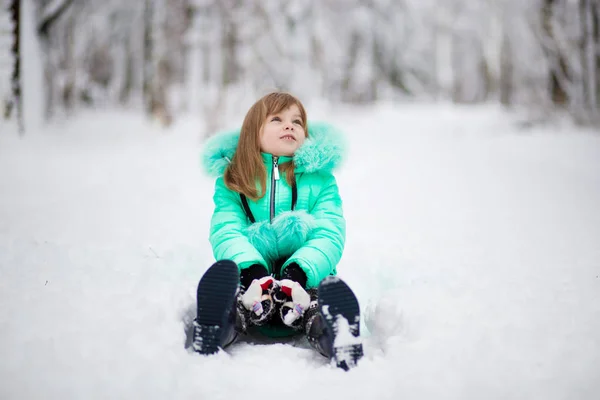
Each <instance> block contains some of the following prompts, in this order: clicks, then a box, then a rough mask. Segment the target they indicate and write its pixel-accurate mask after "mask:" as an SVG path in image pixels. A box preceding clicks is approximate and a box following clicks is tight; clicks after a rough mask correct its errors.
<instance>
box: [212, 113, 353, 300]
mask: <svg viewBox="0 0 600 400" xmlns="http://www.w3.org/2000/svg"><path fill="white" fill-rule="evenodd" d="M239 133H240V132H239V130H235V131H230V132H223V133H219V134H216V135H214V136H212V137H210V138H209V139H208V140H207V142H206V144H205V147H204V150H203V154H202V162H203V165H204V168H205V169H206V171H207V173H208V174H210V175H211V176H214V177H216V178H217V179H216V183H215V191H214V196H213V200H214V207H215V208H214V212H213V215H212V219H211V225H210V238H209V239H210V243H211V245H212V249H213V254H214V257H215V258H216V259H217V260H221V259H230V260H233V261H234V262H235V263H237V265H238V267H239V268H240V270H242V269H244V268H248V267H249V266H250V265H252V264H261V265H263V266H265V267H266V268H267V270H268V271H269V272H270V273H274V272H279V271H274V268H275V266H276V265H278V264H279V265H281V263H283V265H282V268H281V270H282V271H283V270H284V269H285V267H286V266H287V265H289V264H290V263H296V264H298V265H299V266H300V268H302V270H303V271H304V272H305V273H306V277H307V288H312V287H316V286H318V284H319V282H320V281H321V280H322V279H323V278H325V277H326V276H328V275H335V274H336V273H337V271H336V266H337V264H338V262H339V261H340V258H341V257H342V252H343V250H344V243H345V239H346V221H345V219H344V215H343V211H342V200H341V198H340V195H339V193H338V186H337V183H336V179H335V177H334V176H333V171H334V169H335V168H336V167H338V166H339V165H340V164H341V161H342V156H343V153H344V151H343V149H344V143H343V140H342V135H341V133H340V132H339V131H337V130H336V129H335V128H334V127H333V126H331V125H329V124H326V123H309V125H308V138H307V139H306V141H305V142H304V143H303V144H302V146H301V147H300V148H299V149H298V150H297V151H296V153H295V154H294V156H293V160H294V165H295V175H296V187H297V203H296V207H295V209H294V210H293V211H292V210H291V206H292V188H291V187H290V186H289V185H288V183H287V181H286V179H285V178H284V176H283V174H282V175H281V178H280V179H276V178H278V173H277V172H278V171H275V169H277V168H278V165H279V164H282V163H284V162H286V161H290V159H291V158H290V157H279V158H277V157H273V156H272V155H270V154H265V153H263V154H262V156H263V161H264V163H265V167H266V171H267V180H266V193H265V195H264V196H263V197H262V198H261V199H259V200H258V201H252V200H251V199H248V205H249V208H250V210H251V212H252V215H253V216H254V218H255V220H256V222H255V223H251V222H250V220H249V218H248V216H247V215H246V213H245V212H244V208H243V204H242V200H241V197H240V195H239V193H236V192H233V191H231V190H229V189H228V188H227V187H226V186H225V183H224V180H223V174H224V172H225V169H226V168H227V165H228V164H229V162H230V160H231V159H232V157H233V154H234V153H235V150H236V148H237V143H238V139H239ZM274 171H275V172H274Z"/></svg>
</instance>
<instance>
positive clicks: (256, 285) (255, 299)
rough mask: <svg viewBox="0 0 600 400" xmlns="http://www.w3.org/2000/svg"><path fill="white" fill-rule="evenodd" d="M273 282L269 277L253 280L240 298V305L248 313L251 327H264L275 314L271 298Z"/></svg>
mask: <svg viewBox="0 0 600 400" xmlns="http://www.w3.org/2000/svg"><path fill="white" fill-rule="evenodd" d="M274 282H275V281H274V279H273V277H271V276H265V277H263V278H261V279H255V280H254V281H252V283H251V284H250V286H249V287H248V289H247V290H246V291H245V292H244V293H243V294H242V296H241V303H242V305H243V306H244V308H246V310H248V311H250V323H252V324H253V325H264V324H265V323H266V322H268V321H269V320H270V319H271V317H272V316H273V313H274V312H275V307H274V304H273V299H272V297H271V291H272V289H273V284H274Z"/></svg>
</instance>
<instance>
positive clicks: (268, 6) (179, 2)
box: [37, 0, 600, 131]
mask: <svg viewBox="0 0 600 400" xmlns="http://www.w3.org/2000/svg"><path fill="white" fill-rule="evenodd" d="M37 4H38V8H39V13H38V14H39V15H38V21H39V29H38V30H39V33H40V36H42V38H44V41H43V43H44V44H45V51H46V54H45V60H46V79H47V90H46V95H47V104H48V107H47V114H48V116H50V115H52V114H54V113H56V112H64V111H67V112H73V111H74V110H76V109H77V108H78V107H81V106H87V105H93V106H94V107H98V106H104V105H106V106H121V107H123V106H127V107H137V108H138V109H143V110H144V111H145V112H146V113H147V114H148V115H149V116H151V117H153V118H156V119H158V120H159V121H160V122H161V123H163V124H165V125H167V124H169V123H170V121H171V120H172V118H174V117H175V116H176V115H177V114H178V113H181V112H191V113H200V114H202V115H204V116H206V118H205V120H206V121H207V130H209V131H211V130H214V129H216V128H217V127H218V125H220V124H222V123H223V120H224V119H226V118H223V116H226V115H230V114H231V113H239V112H240V111H241V110H245V109H247V107H248V106H249V105H250V104H251V102H252V101H254V100H255V99H256V98H257V97H258V96H260V95H262V94H264V93H265V92H267V91H269V90H273V89H279V90H288V91H291V92H293V93H295V94H297V95H298V96H299V97H301V98H303V99H306V100H310V99H313V98H321V99H326V100H330V101H333V102H340V101H341V102H361V103H364V102H373V101H378V100H393V99H397V98H400V97H406V96H413V97H425V98H431V99H442V100H452V101H455V102H461V103H464V102H466V103H476V102H483V101H500V102H501V103H502V104H505V105H506V106H513V107H528V108H531V109H541V110H553V109H554V108H555V107H557V106H558V107H564V108H566V109H567V110H569V111H570V112H571V113H572V114H573V115H574V116H575V117H576V118H577V119H578V120H579V121H582V122H593V121H594V120H595V119H596V118H597V117H598V109H599V106H598V95H599V93H600V92H599V91H600V83H599V79H598V70H599V68H600V55H599V49H600V44H599V42H600V40H599V34H598V30H599V28H598V25H599V23H598V14H599V7H600V5H599V2H598V0H533V1H525V2H524V1H522V0H481V1H468V0H296V1H288V2H282V1H278V0H143V1H142V0H139V1H135V2H124V1H121V0H119V1H117V0H107V1H105V2H95V1H92V0H37Z"/></svg>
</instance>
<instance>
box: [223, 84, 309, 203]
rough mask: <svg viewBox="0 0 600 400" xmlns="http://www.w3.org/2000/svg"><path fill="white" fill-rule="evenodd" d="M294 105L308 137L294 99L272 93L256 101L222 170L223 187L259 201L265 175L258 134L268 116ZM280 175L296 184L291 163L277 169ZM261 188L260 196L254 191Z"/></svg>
mask: <svg viewBox="0 0 600 400" xmlns="http://www.w3.org/2000/svg"><path fill="white" fill-rule="evenodd" d="M293 105H296V106H298V109H299V110H300V117H301V119H302V127H303V128H304V134H305V135H306V136H308V129H307V123H306V110H305V109H304V106H303V105H302V103H301V102H300V100H298V99H297V98H296V97H294V96H292V95H291V94H288V93H282V92H274V93H270V94H268V95H266V96H264V97H262V98H261V99H259V100H258V101H257V102H256V103H254V105H253V106H252V107H250V109H249V110H248V112H247V113H246V117H245V118H244V122H243V124H242V130H241V132H240V139H239V141H238V145H237V149H236V151H235V154H234V155H233V158H232V160H231V163H230V164H229V166H228V167H227V169H226V170H225V176H224V180H225V185H226V186H227V187H228V188H229V189H231V190H233V191H235V192H238V193H242V194H244V195H245V196H246V197H248V198H250V199H252V200H258V199H260V198H262V197H263V196H264V195H265V193H266V186H267V182H266V181H267V171H266V169H265V165H264V163H263V159H262V156H261V151H260V134H261V130H262V127H263V125H264V123H265V120H266V119H267V116H268V115H272V114H277V113H279V112H281V111H283V110H285V109H288V108H289V107H291V106H293ZM279 167H280V168H279V170H280V172H282V173H283V174H285V178H286V180H287V182H288V184H289V185H290V186H292V185H294V184H295V179H296V178H295V176H294V162H293V161H291V162H286V163H283V164H281V165H280V166H279ZM257 183H259V184H260V192H259V191H258V189H257V185H256V184H257Z"/></svg>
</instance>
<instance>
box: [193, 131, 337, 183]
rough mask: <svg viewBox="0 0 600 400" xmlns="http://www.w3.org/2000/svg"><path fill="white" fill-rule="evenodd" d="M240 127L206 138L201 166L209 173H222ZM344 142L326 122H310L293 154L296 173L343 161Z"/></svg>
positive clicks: (326, 169)
mask: <svg viewBox="0 0 600 400" xmlns="http://www.w3.org/2000/svg"><path fill="white" fill-rule="evenodd" d="M239 137H240V129H236V130H233V131H226V132H220V133H217V134H215V135H213V136H211V137H210V138H208V139H207V140H206V142H205V144H204V149H203V151H202V166H203V167H204V170H205V171H206V173H208V174H209V175H210V176H214V177H218V176H222V175H223V173H224V172H225V169H226V168H227V165H228V164H229V163H230V162H231V159H232V157H233V154H234V153H235V150H236V148H237V144H238V139H239ZM345 148H346V144H345V141H344V137H343V135H342V133H341V132H340V131H339V130H338V129H337V128H335V127H333V126H332V125H330V124H328V123H325V122H309V123H308V138H307V139H306V141H305V142H304V143H303V144H302V146H301V147H300V148H299V149H298V150H297V151H296V153H295V154H294V164H295V170H296V171H297V172H306V173H311V172H318V171H321V172H331V171H333V170H334V169H336V168H337V167H339V166H340V165H341V163H342V161H343V157H344V153H345Z"/></svg>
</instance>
